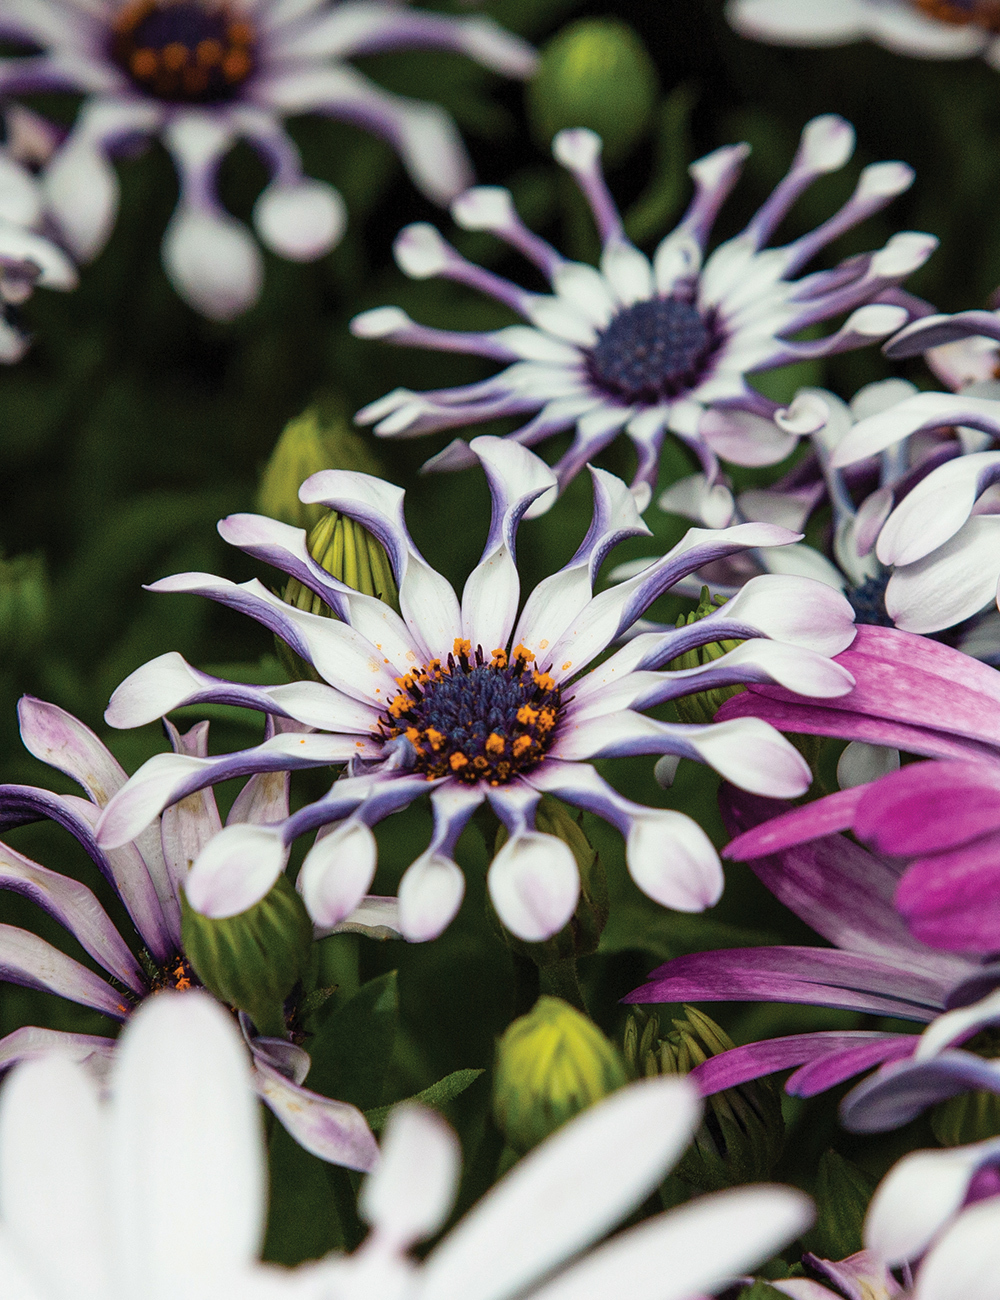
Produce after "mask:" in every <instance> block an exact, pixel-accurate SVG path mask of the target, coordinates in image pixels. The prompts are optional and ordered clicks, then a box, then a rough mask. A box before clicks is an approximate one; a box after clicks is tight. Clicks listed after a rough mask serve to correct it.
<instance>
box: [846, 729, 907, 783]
mask: <svg viewBox="0 0 1000 1300" xmlns="http://www.w3.org/2000/svg"><path fill="white" fill-rule="evenodd" d="M898 768H899V750H898V749H891V748H890V747H889V746H888V745H869V744H867V743H866V742H865V741H863V740H852V741H851V743H850V744H849V745H848V746H847V748H846V749H845V750H844V752H843V753H842V754H841V756H840V760H839V762H838V763H837V784H838V785H839V786H840V788H841V790H850V789H853V788H854V786H858V785H867V784H868V782H869V781H877V780H878V778H879V777H880V776H885V774H886V773H887V772H895V771H897V770H898Z"/></svg>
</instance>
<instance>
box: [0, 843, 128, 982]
mask: <svg viewBox="0 0 1000 1300" xmlns="http://www.w3.org/2000/svg"><path fill="white" fill-rule="evenodd" d="M0 889H9V890H12V891H13V892H14V893H16V894H21V895H23V896H24V897H25V898H30V899H31V901H32V902H33V903H37V904H38V906H39V907H41V908H44V910H45V911H46V912H48V914H49V915H50V916H53V917H55V919H56V920H57V921H58V922H59V923H60V924H61V925H63V926H65V928H66V929H67V930H69V932H70V933H71V934H72V935H73V936H74V938H75V939H76V940H77V941H78V942H79V943H80V945H81V946H82V947H83V949H84V951H86V952H88V953H90V955H91V957H93V958H94V960H95V961H96V962H97V963H98V964H99V965H101V966H103V967H104V969H105V970H106V971H107V972H108V973H109V974H110V975H113V976H114V977H115V979H117V980H119V981H120V982H121V983H122V984H124V985H125V987H126V988H128V989H131V990H132V992H133V993H136V994H137V995H138V996H139V997H142V996H143V995H144V994H145V992H146V982H145V980H144V979H143V976H142V972H141V970H140V969H139V965H138V963H137V962H136V960H135V958H134V957H133V956H132V953H131V951H130V950H129V947H128V945H127V944H126V943H125V941H124V939H122V937H121V935H120V934H119V933H118V931H117V930H116V929H115V927H114V923H113V922H112V920H111V918H110V917H109V916H108V914H107V912H105V910H104V908H103V907H102V906H101V904H100V903H99V902H98V900H97V898H96V896H95V895H94V894H93V893H92V892H91V890H89V889H88V888H87V886H86V885H84V884H81V883H80V882H79V881H77V880H73V879H71V878H70V877H69V876H61V875H59V874H58V873H57V872H55V871H49V870H48V869H47V868H46V867H42V866H39V865H38V863H37V862H32V861H31V859H30V858H26V857H23V856H22V855H21V854H20V853H16V852H15V851H14V850H13V849H12V848H9V847H8V845H6V844H3V843H0Z"/></svg>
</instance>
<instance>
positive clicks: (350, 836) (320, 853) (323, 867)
mask: <svg viewBox="0 0 1000 1300" xmlns="http://www.w3.org/2000/svg"><path fill="white" fill-rule="evenodd" d="M377 862H378V846H377V845H376V843H375V836H374V835H373V834H372V833H371V830H370V829H369V828H368V827H367V826H366V825H365V824H364V822H360V821H354V820H348V821H346V822H342V823H341V824H340V825H339V826H337V827H335V828H334V829H333V830H332V831H330V832H329V834H326V835H323V836H322V838H320V837H317V839H316V843H315V844H314V845H313V846H312V848H311V849H310V850H309V852H308V853H307V854H306V857H305V861H304V862H303V863H302V870H301V871H300V872H299V878H298V884H297V886H296V887H297V888H298V891H299V893H300V894H301V895H302V898H303V901H304V902H305V905H306V910H307V911H308V913H309V915H310V916H311V917H312V919H313V920H314V921H315V922H316V924H317V925H324V926H326V925H337V924H339V922H341V921H343V920H344V918H345V917H347V916H350V914H351V913H352V912H353V911H354V909H355V908H356V907H357V906H358V904H359V903H360V902H361V900H362V899H363V898H364V896H365V895H366V894H367V893H368V890H369V888H370V886H371V883H372V881H373V880H374V879H375V867H376V865H377Z"/></svg>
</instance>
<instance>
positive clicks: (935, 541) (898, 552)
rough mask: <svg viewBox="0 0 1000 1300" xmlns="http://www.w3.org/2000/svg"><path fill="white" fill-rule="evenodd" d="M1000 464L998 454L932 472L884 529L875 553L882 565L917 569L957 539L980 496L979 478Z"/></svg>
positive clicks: (952, 463) (959, 460)
mask: <svg viewBox="0 0 1000 1300" xmlns="http://www.w3.org/2000/svg"><path fill="white" fill-rule="evenodd" d="M998 464H1000V454H998V453H996V452H979V453H975V454H973V455H971V456H958V457H956V458H955V459H954V460H951V461H948V462H946V463H945V464H944V465H939V466H938V467H937V469H935V470H932V471H931V473H930V474H928V475H927V477H926V478H925V479H922V480H921V481H920V482H919V483H918V484H917V486H916V487H915V488H914V489H913V491H912V492H909V493H907V495H906V496H905V497H904V498H903V500H902V502H901V503H900V504H899V505H898V506H897V507H896V509H895V510H894V511H893V512H892V514H891V515H890V516H889V518H888V519H887V520H886V522H885V524H883V526H882V531H881V533H880V534H879V539H878V546H877V547H876V554H877V555H878V558H879V559H880V560H881V561H882V563H883V564H895V565H904V564H913V562H914V561H915V560H922V559H923V558H924V556H927V555H930V553H931V552H932V551H933V550H935V549H936V548H937V547H939V546H942V545H943V544H944V543H945V542H947V541H948V540H949V538H954V536H955V534H956V533H957V532H958V531H959V529H960V528H961V527H962V525H963V524H964V523H965V521H966V520H967V519H968V518H969V515H970V514H971V513H972V511H973V508H974V506H975V504H976V499H977V497H978V496H979V494H980V493H981V491H982V488H981V487H980V482H981V477H982V476H983V475H984V474H986V473H989V472H993V473H995V472H996V469H997V465H998Z"/></svg>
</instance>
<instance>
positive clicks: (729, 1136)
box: [624, 1006, 785, 1192]
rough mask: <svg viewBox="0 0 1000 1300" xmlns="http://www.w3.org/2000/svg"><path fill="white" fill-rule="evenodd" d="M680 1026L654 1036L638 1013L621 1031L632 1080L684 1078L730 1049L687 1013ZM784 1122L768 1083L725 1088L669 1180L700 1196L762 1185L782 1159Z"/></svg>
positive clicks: (651, 1024) (708, 1022) (707, 1024)
mask: <svg viewBox="0 0 1000 1300" xmlns="http://www.w3.org/2000/svg"><path fill="white" fill-rule="evenodd" d="M684 1014H685V1019H683V1020H674V1021H673V1022H672V1023H673V1029H672V1030H670V1032H669V1033H668V1034H667V1035H666V1037H665V1038H661V1037H660V1032H659V1031H660V1026H659V1021H658V1019H657V1017H656V1016H655V1015H649V1013H648V1012H645V1011H643V1010H642V1009H641V1008H636V1009H635V1010H634V1011H633V1012H632V1014H631V1015H630V1016H629V1019H628V1022H627V1023H626V1026H625V1043H624V1049H625V1062H626V1065H627V1067H628V1070H629V1074H630V1075H631V1077H632V1078H634V1079H638V1078H643V1077H652V1076H654V1075H658V1074H689V1073H690V1072H691V1071H692V1070H693V1069H694V1068H695V1067H696V1066H698V1065H701V1064H702V1062H703V1061H707V1060H708V1058H709V1057H710V1056H717V1055H718V1054H719V1053H720V1052H727V1051H729V1049H730V1048H731V1047H734V1046H735V1044H734V1043H733V1041H732V1039H731V1038H730V1037H729V1035H728V1034H727V1033H726V1032H725V1030H723V1029H721V1028H720V1027H719V1026H718V1025H717V1024H716V1023H715V1021H714V1020H712V1019H710V1018H709V1017H708V1016H706V1015H705V1014H704V1012H701V1011H697V1010H695V1008H694V1007H689V1006H685V1008H684ZM784 1142H785V1123H784V1119H783V1117H782V1114H781V1095H780V1093H779V1092H778V1089H777V1087H776V1085H775V1084H774V1082H773V1081H772V1080H770V1079H758V1080H754V1081H752V1082H750V1083H744V1084H740V1086H739V1087H737V1088H727V1089H726V1090H725V1091H724V1092H717V1093H715V1094H714V1096H711V1097H707V1098H706V1099H705V1118H704V1120H703V1121H702V1124H701V1127H700V1128H699V1129H698V1131H697V1133H696V1134H695V1135H694V1139H693V1142H692V1145H691V1146H690V1147H689V1148H688V1151H687V1153H686V1155H685V1156H684V1158H683V1159H682V1160H681V1162H680V1163H679V1164H678V1165H677V1166H676V1167H675V1168H674V1173H675V1174H676V1175H677V1177H679V1178H681V1179H682V1180H683V1181H684V1182H685V1183H687V1184H689V1185H690V1186H692V1187H694V1188H695V1189H696V1190H698V1191H703V1192H709V1191H721V1190H722V1189H723V1188H726V1187H736V1186H739V1185H740V1184H742V1183H753V1182H758V1181H760V1179H762V1178H768V1177H770V1175H771V1172H772V1170H773V1169H774V1167H775V1165H776V1164H777V1163H778V1160H779V1159H780V1157H781V1152H782V1148H783V1147H784Z"/></svg>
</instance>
